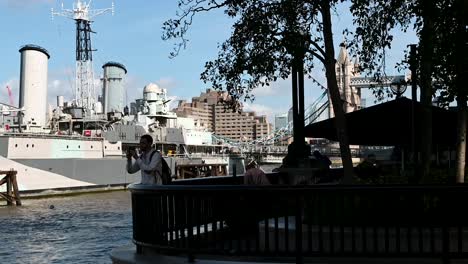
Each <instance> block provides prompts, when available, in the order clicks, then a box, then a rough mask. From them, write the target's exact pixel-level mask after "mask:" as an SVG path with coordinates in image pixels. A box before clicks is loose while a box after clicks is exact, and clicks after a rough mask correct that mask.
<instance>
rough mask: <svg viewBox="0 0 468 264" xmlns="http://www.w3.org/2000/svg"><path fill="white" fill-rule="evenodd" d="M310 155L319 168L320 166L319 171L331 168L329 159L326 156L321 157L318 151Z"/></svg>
mask: <svg viewBox="0 0 468 264" xmlns="http://www.w3.org/2000/svg"><path fill="white" fill-rule="evenodd" d="M312 155H313V156H314V157H315V159H316V160H317V161H318V163H319V166H320V168H321V169H330V166H331V164H332V162H331V161H330V159H329V158H328V157H327V156H325V155H322V153H320V151H318V150H316V151H314V153H313V154H312Z"/></svg>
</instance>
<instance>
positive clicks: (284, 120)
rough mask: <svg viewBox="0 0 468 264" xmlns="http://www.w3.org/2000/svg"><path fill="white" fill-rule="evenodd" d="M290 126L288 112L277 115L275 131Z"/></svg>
mask: <svg viewBox="0 0 468 264" xmlns="http://www.w3.org/2000/svg"><path fill="white" fill-rule="evenodd" d="M287 126H288V114H280V115H276V116H275V131H278V130H280V129H281V128H283V127H287Z"/></svg>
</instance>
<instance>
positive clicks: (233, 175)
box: [232, 163, 237, 177]
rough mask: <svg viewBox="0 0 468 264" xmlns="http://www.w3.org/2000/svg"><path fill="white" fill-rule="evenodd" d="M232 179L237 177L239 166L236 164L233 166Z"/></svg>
mask: <svg viewBox="0 0 468 264" xmlns="http://www.w3.org/2000/svg"><path fill="white" fill-rule="evenodd" d="M232 177H237V166H236V164H235V163H234V164H233V165H232Z"/></svg>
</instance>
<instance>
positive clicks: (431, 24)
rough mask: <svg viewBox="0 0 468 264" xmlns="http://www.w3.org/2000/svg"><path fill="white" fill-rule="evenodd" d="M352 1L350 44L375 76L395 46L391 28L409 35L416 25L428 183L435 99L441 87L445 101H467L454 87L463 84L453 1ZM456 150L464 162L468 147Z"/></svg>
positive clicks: (422, 139) (424, 172)
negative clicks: (457, 68)
mask: <svg viewBox="0 0 468 264" xmlns="http://www.w3.org/2000/svg"><path fill="white" fill-rule="evenodd" d="M352 2H353V4H352V7H351V11H352V13H353V15H354V17H355V19H354V22H355V24H356V26H357V30H356V34H355V36H354V40H353V42H352V45H353V46H354V49H359V50H360V51H358V52H357V53H358V54H359V58H360V61H361V63H362V66H363V68H365V69H366V70H367V71H368V72H373V73H375V74H376V77H377V78H379V77H380V76H382V75H383V74H384V71H385V50H386V49H387V48H390V47H391V43H392V41H393V35H392V30H394V29H396V28H397V27H400V29H401V30H403V31H406V30H407V29H408V27H409V26H413V27H414V29H415V30H416V32H417V34H418V37H419V45H418V52H417V58H416V60H417V63H418V67H417V68H418V75H419V76H420V78H419V80H420V81H419V82H418V84H419V86H420V89H421V103H422V105H423V113H422V120H421V121H422V122H421V124H422V127H423V128H425V129H422V130H421V131H422V134H421V135H420V137H419V139H420V141H419V146H420V147H421V154H422V155H421V159H422V166H421V176H422V177H423V181H428V179H427V176H428V174H429V171H430V163H431V153H432V129H430V128H432V111H431V106H432V99H433V97H434V95H435V93H436V91H437V89H439V91H440V92H441V95H442V96H441V99H442V103H445V104H448V103H449V102H450V101H452V100H453V98H458V99H459V100H457V101H458V102H459V103H458V104H459V105H460V104H463V103H462V102H461V101H463V102H465V104H466V95H465V99H463V96H464V95H463V92H462V91H461V90H460V89H459V88H456V87H460V88H461V86H460V85H459V84H455V82H454V80H455V79H456V78H455V76H457V73H456V72H455V67H454V65H455V63H454V61H453V58H452V57H453V56H454V55H455V47H454V43H455V42H456V41H455V40H456V38H457V37H456V34H454V32H455V28H456V24H457V23H456V22H455V19H453V18H454V17H455V16H454V14H455V13H454V12H455V10H454V9H453V8H454V0H437V1H424V0H392V1H385V0H352ZM447 40H452V41H447ZM458 76H460V75H458ZM413 77H416V76H413ZM435 83H436V84H438V85H437V87H434V85H433V84H435ZM436 88H437V89H436ZM461 112H463V111H461ZM461 112H460V113H461ZM462 119H463V117H460V119H459V125H458V126H459V127H460V124H463V121H462ZM465 119H466V118H465ZM459 130H460V128H459ZM462 131H463V129H462ZM464 131H465V132H460V133H459V136H458V139H459V141H460V142H466V139H465V140H463V138H465V137H466V136H463V135H466V123H465V129H464ZM461 144H463V143H461ZM465 144H466V143H465ZM458 146H459V148H458V155H457V160H458V162H457V163H460V162H462V160H464V157H465V154H463V153H461V152H460V151H462V150H463V149H466V146H465V147H463V146H460V144H458ZM462 163H464V161H463V162H462ZM460 167H462V165H460ZM462 175H463V176H462ZM457 177H458V179H459V180H460V179H461V178H463V177H464V167H463V171H461V170H460V171H458V176H457Z"/></svg>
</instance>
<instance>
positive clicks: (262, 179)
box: [244, 160, 270, 185]
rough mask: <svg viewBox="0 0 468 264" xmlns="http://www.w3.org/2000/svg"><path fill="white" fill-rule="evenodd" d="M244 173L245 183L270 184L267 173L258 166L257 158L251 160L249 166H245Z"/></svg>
mask: <svg viewBox="0 0 468 264" xmlns="http://www.w3.org/2000/svg"><path fill="white" fill-rule="evenodd" d="M245 170H246V171H245V174H244V184H249V185H270V181H269V180H268V178H267V176H266V175H265V173H264V172H263V171H262V170H261V169H260V168H258V165H257V162H255V160H252V161H250V162H249V163H248V164H247V166H245Z"/></svg>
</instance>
